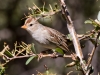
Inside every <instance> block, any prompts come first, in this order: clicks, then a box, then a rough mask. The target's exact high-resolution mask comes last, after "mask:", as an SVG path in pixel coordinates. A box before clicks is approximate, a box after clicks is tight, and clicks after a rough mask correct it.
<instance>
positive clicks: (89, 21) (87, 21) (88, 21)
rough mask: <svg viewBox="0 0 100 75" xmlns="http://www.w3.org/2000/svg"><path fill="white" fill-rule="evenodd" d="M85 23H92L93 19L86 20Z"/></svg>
mask: <svg viewBox="0 0 100 75" xmlns="http://www.w3.org/2000/svg"><path fill="white" fill-rule="evenodd" d="M84 23H85V24H92V21H91V20H86V21H85V22H84Z"/></svg>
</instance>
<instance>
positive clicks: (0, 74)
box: [0, 66, 5, 75]
mask: <svg viewBox="0 0 100 75" xmlns="http://www.w3.org/2000/svg"><path fill="white" fill-rule="evenodd" d="M4 72H5V67H3V66H0V75H2V74H3V73H4Z"/></svg>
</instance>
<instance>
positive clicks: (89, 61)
mask: <svg viewBox="0 0 100 75" xmlns="http://www.w3.org/2000/svg"><path fill="white" fill-rule="evenodd" d="M99 36H100V32H99V33H98V35H97V38H96V43H95V46H94V47H93V50H92V52H91V54H90V57H89V58H88V63H87V69H88V68H89V67H90V64H91V62H92V59H93V56H94V53H95V51H96V48H97V44H98V42H97V41H98V38H99ZM88 71H90V69H89V70H88ZM87 75H88V74H87Z"/></svg>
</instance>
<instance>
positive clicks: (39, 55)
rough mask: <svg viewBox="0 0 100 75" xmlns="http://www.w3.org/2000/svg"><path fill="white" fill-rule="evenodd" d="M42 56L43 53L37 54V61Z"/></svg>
mask: <svg viewBox="0 0 100 75" xmlns="http://www.w3.org/2000/svg"><path fill="white" fill-rule="evenodd" d="M42 57H43V53H40V54H38V61H39V60H40V59H41V58H42Z"/></svg>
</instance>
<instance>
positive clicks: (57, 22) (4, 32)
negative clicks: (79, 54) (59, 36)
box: [0, 0, 100, 75]
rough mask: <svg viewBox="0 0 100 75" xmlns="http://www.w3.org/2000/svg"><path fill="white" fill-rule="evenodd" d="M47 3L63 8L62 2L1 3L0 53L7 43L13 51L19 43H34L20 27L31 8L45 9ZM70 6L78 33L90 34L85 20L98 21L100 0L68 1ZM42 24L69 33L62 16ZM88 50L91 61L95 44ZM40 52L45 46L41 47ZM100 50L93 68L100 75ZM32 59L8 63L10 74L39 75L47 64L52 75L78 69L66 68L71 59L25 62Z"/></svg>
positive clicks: (23, 0) (16, 0) (14, 0)
mask: <svg viewBox="0 0 100 75" xmlns="http://www.w3.org/2000/svg"><path fill="white" fill-rule="evenodd" d="M44 2H45V4H46V7H47V8H48V9H49V4H51V5H52V6H54V4H55V3H57V4H58V5H59V2H58V0H0V50H2V49H3V44H4V42H7V44H9V46H10V48H11V49H13V48H14V43H15V42H16V41H17V42H18V43H20V42H21V41H24V42H25V43H32V42H33V39H32V37H31V36H30V35H29V34H28V32H27V31H25V30H24V29H21V28H20V27H21V26H22V25H23V24H24V20H25V19H23V20H21V19H22V18H24V17H25V16H24V14H26V15H28V12H29V10H28V7H33V3H35V4H36V5H37V6H39V7H42V6H43V4H44ZM65 2H66V4H67V7H68V9H69V12H70V15H71V18H72V20H73V23H74V26H75V29H76V32H77V33H79V34H83V33H85V32H86V31H89V30H92V29H93V26H92V25H85V24H84V21H85V20H87V19H88V18H92V19H96V18H97V14H98V11H99V10H100V6H99V5H100V1H99V0H65ZM41 23H42V24H44V25H47V26H49V27H52V28H55V29H56V30H58V31H60V32H62V33H64V34H68V30H67V29H66V23H65V21H64V19H63V18H62V17H61V14H60V13H59V14H57V15H55V16H52V20H51V19H46V20H45V19H43V20H42V21H41ZM85 45H86V46H85V48H84V49H83V53H84V55H85V58H87V56H88V53H89V52H91V50H92V47H93V45H92V44H91V43H90V42H89V41H86V42H85ZM35 46H36V50H37V52H40V51H41V49H43V48H41V47H39V46H38V45H37V44H36V45H35ZM99 53H100V52H99V48H98V49H97V51H96V53H95V56H94V58H93V62H92V64H93V67H94V69H95V72H94V75H97V72H99V69H100V66H99V60H100V59H99ZM27 59H28V58H23V59H16V60H13V61H11V62H10V63H8V64H7V65H6V66H7V68H6V69H7V71H6V74H7V75H32V74H36V73H37V72H36V70H38V71H40V72H45V68H44V66H43V65H45V64H46V65H47V66H48V68H49V69H50V70H51V71H52V72H56V73H57V75H66V73H68V72H69V71H71V70H75V68H65V65H66V63H68V62H70V61H71V60H70V59H69V58H68V59H64V58H56V59H52V58H43V59H41V60H40V61H39V62H38V61H37V60H36V59H34V60H32V61H31V62H30V64H28V65H25V62H26V60H27ZM77 73H78V72H77V71H75V72H74V73H72V74H71V75H73V74H74V75H78V74H77Z"/></svg>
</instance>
